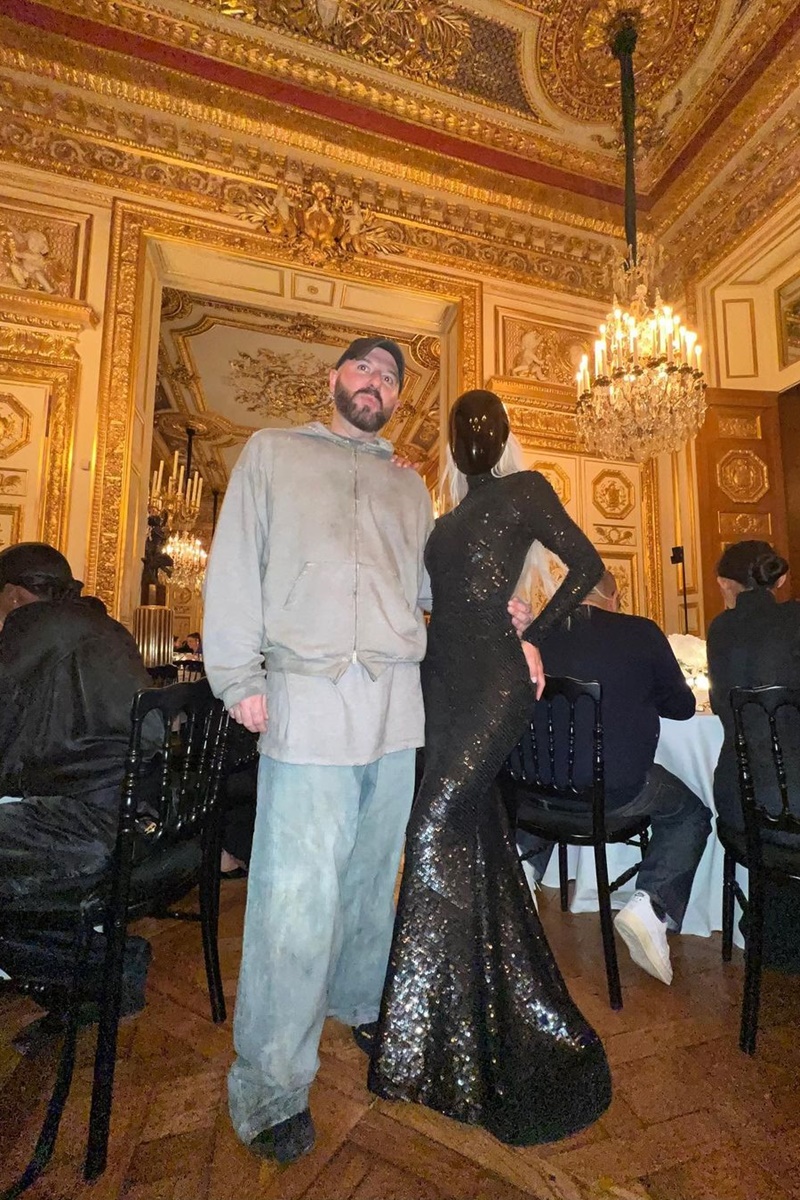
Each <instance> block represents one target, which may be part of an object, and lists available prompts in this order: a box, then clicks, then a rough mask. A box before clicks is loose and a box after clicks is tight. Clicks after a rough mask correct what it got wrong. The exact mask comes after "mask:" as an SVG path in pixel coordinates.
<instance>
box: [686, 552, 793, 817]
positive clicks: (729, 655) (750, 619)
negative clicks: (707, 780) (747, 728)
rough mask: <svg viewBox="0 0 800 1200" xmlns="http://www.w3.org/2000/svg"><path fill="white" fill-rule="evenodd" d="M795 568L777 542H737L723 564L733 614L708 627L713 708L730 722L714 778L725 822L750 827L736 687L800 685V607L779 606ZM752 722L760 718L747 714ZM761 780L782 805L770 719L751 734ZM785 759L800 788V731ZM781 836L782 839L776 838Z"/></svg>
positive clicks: (788, 742)
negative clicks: (742, 794)
mask: <svg viewBox="0 0 800 1200" xmlns="http://www.w3.org/2000/svg"><path fill="white" fill-rule="evenodd" d="M788 570H789V564H788V562H787V561H786V559H785V558H783V557H782V556H781V555H780V554H778V553H777V551H776V550H774V549H773V548H772V546H770V544H769V542H761V541H744V542H734V543H733V545H731V546H728V548H727V549H726V550H725V552H724V553H723V555H722V557H721V558H720V560H719V563H718V564H717V581H718V583H719V586H720V591H721V592H722V597H723V600H724V601H725V612H722V613H720V614H719V616H717V617H715V618H714V620H713V621H712V622H711V624H710V625H709V628H708V642H707V647H706V649H707V654H708V675H709V683H710V692H709V700H710V702H711V707H712V709H713V710H714V712H715V713H717V715H718V716H719V719H720V720H721V721H722V726H723V729H724V731H725V739H724V741H723V744H722V750H721V751H720V756H719V761H718V762H717V769H716V771H715V772H714V802H715V804H716V806H717V813H718V815H719V821H720V823H721V824H723V825H728V826H730V827H731V828H733V829H738V830H741V829H743V828H744V821H743V818H742V805H741V800H740V798H739V776H738V772H737V768H736V751H735V749H734V730H733V712H732V709H731V706H730V701H729V696H730V692H731V689H732V688H735V687H760V686H762V685H768V684H783V685H784V686H786V687H800V604H798V603H797V601H794V600H790V601H788V602H787V603H786V604H779V603H778V602H777V600H776V598H775V592H776V590H777V589H778V588H780V587H781V585H782V584H783V582H784V581H785V579H786V574H787V572H788ZM745 720H746V721H747V722H748V723H749V722H751V721H753V720H755V721H757V718H755V715H754V714H753V716H752V717H749V716H748V714H746V716H745ZM751 734H752V735H753V737H754V739H755V740H754V742H753V753H752V758H753V765H754V772H755V782H756V785H757V787H758V792H759V797H760V798H761V799H762V800H766V799H769V798H770V797H771V798H772V799H773V800H774V804H775V807H776V808H779V807H780V800H779V794H778V784H777V779H776V778H775V774H774V771H773V770H772V769H771V762H772V754H771V749H770V736H769V728H768V725H767V722H766V721H763V722H762V723H760V724H758V725H757V726H756V727H755V728H752V729H751ZM784 754H785V756H786V766H787V770H788V773H789V776H790V784H792V785H794V787H800V730H798V729H795V730H793V731H790V732H789V736H788V737H786V739H785V745H784ZM776 836H779V835H776Z"/></svg>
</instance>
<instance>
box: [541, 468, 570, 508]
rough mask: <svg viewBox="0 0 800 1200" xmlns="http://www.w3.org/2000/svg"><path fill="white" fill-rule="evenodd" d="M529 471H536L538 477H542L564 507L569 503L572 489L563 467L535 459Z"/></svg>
mask: <svg viewBox="0 0 800 1200" xmlns="http://www.w3.org/2000/svg"><path fill="white" fill-rule="evenodd" d="M531 470H532V471H538V472H539V474H540V475H544V477H545V479H546V480H547V482H548V483H549V484H550V486H551V488H552V489H553V491H554V492H555V494H556V495H557V496H558V498H559V500H560V501H561V503H562V504H564V505H566V504H568V503H569V500H570V496H571V495H572V489H571V486H570V481H569V475H568V474H567V472H566V471H565V470H564V468H563V467H561V466H559V464H558V463H554V462H542V461H540V460H538V459H537V460H536V461H535V462H532V463H531Z"/></svg>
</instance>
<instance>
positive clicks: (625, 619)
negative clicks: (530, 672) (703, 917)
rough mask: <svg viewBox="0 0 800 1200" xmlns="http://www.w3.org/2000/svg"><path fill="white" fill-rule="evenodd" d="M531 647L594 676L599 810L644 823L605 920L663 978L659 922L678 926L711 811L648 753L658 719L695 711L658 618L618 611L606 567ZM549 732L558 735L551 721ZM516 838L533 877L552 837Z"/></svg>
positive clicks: (572, 670)
mask: <svg viewBox="0 0 800 1200" xmlns="http://www.w3.org/2000/svg"><path fill="white" fill-rule="evenodd" d="M541 649H542V660H543V662H544V669H545V673H546V674H547V675H558V676H564V675H567V676H571V677H572V678H573V679H583V680H596V681H597V682H599V683H600V684H601V685H602V688H603V702H602V717H603V746H604V759H605V785H606V810H607V811H611V810H613V811H614V813H615V814H629V815H634V814H639V813H646V814H647V815H648V816H649V817H650V820H651V825H652V831H651V838H650V844H649V845H648V848H647V851H646V852H645V855H644V861H643V862H642V865H641V868H640V870H639V874H638V877H637V880H636V891H635V893H634V895H633V896H632V898H631V899H630V900H629V901H628V903H627V904H626V905H625V907H624V908H623V909H622V910H621V911H620V912H619V913H618V914H617V917H616V921H615V925H616V928H617V931H618V932H619V933H620V935H621V936H622V937H623V939H624V941H625V943H626V945H627V946H628V949H629V950H630V953H631V958H632V959H633V961H634V962H635V963H636V964H637V966H640V967H642V968H643V969H644V970H645V971H647V972H649V974H651V975H653V976H654V977H655V978H656V979H660V980H662V981H663V982H664V983H667V984H669V983H671V982H672V964H671V963H670V954H669V944H668V942H667V929H668V928H669V929H671V930H679V929H680V927H681V924H682V922H683V917H684V913H685V911H686V905H687V904H688V902H689V895H690V893H691V890H692V881H693V879H694V875H695V871H696V870H697V866H698V864H699V862H700V859H701V857H702V854H703V850H704V848H705V844H706V840H707V838H708V834H709V830H710V828H711V815H710V813H709V810H708V809H707V808H706V806H705V804H703V802H702V800H700V798H699V797H698V796H696V795H695V794H694V792H692V791H690V789H689V788H688V787H687V786H686V784H685V783H683V782H682V780H680V779H678V778H676V776H674V775H672V774H671V773H670V772H669V771H666V770H665V769H664V768H663V767H662V766H659V765H658V764H655V763H654V762H653V758H654V755H655V752H656V745H657V743H658V735H659V717H669V718H671V719H672V720H677V721H684V720H687V719H688V718H689V717H691V716H692V715H693V713H694V710H695V702H694V696H693V695H692V692H691V690H690V688H689V686H688V685H687V683H686V681H685V679H684V678H683V674H682V672H681V669H680V667H679V666H678V663H677V660H676V659H675V656H674V654H673V653H672V650H671V649H670V645H669V642H668V641H667V639H666V637H665V636H664V634H663V633H662V632H661V630H660V629H659V628H658V626H657V625H656V624H655V623H654V622H653V621H649V620H647V619H646V618H645V617H634V616H628V615H627V614H625V613H621V612H620V611H619V595H618V592H617V585H616V582H615V580H614V576H613V575H612V574H611V573H610V571H606V573H605V574H604V576H603V577H602V579H601V580H600V582H599V583H598V584H597V585H596V587H594V588H593V589H592V591H591V592H589V594H588V596H586V598H585V599H584V601H583V604H582V605H581V607H580V608H579V609H578V610H577V612H576V613H575V614H574V615H573V616H572V617H571V618H570V621H569V624H568V626H567V625H564V626H562V627H561V628H560V629H557V630H555V631H554V632H553V633H551V634H549V635H548V637H547V639H546V641H544V642H543V643H542V648H541ZM556 720H557V716H556ZM578 720H579V722H580V710H579V711H578ZM579 728H580V725H579ZM564 733H565V734H566V730H564ZM543 734H544V730H543ZM556 734H557V737H558V728H557V729H556ZM544 736H545V737H546V734H544ZM564 741H566V737H564ZM556 748H557V761H558V760H559V758H560V757H563V761H564V762H566V747H565V746H564V747H563V748H562V749H563V755H560V754H559V746H558V741H557V743H556ZM581 749H582V750H583V752H584V757H583V759H581V756H580V751H581ZM591 781H592V764H591V738H590V736H589V725H588V722H587V724H586V728H585V731H584V736H583V737H581V738H580V742H579V753H578V757H577V759H576V766H575V783H576V785H577V786H579V787H583V786H588V785H589V784H591ZM517 841H518V843H519V846H520V849H521V850H522V851H523V852H524V853H527V852H528V851H530V850H533V851H534V855H533V857H532V858H531V860H530V861H531V863H532V866H533V869H534V874H535V876H536V878H537V879H541V877H542V875H543V874H544V872H545V868H546V866H547V862H548V860H549V858H550V854H551V852H552V849H553V843H552V842H547V841H545V840H544V839H542V838H538V837H533V836H531V835H530V834H526V833H525V832H524V831H523V830H517Z"/></svg>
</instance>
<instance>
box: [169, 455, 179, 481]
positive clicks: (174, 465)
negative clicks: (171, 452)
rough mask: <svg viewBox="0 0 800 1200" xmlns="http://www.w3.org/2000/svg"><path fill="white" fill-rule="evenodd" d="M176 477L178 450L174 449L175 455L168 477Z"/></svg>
mask: <svg viewBox="0 0 800 1200" xmlns="http://www.w3.org/2000/svg"><path fill="white" fill-rule="evenodd" d="M177 478H178V451H177V450H176V451H175V457H174V458H173V460H172V471H171V473H170V479H177Z"/></svg>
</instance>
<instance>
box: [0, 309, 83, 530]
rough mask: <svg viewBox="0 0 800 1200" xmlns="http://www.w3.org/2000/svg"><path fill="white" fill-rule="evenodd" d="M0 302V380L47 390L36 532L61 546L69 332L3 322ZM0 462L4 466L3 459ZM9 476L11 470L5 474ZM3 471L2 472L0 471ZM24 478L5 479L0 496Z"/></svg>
mask: <svg viewBox="0 0 800 1200" xmlns="http://www.w3.org/2000/svg"><path fill="white" fill-rule="evenodd" d="M7 318H8V314H7V313H6V312H5V311H4V309H3V307H2V303H1V302H0V380H2V381H3V384H4V385H7V384H8V383H9V382H10V383H12V384H13V383H19V384H24V385H27V386H30V385H33V386H37V385H39V386H43V387H45V388H46V390H47V392H48V409H49V411H48V416H47V437H46V443H45V460H44V462H45V465H44V474H43V480H42V489H41V494H40V504H39V517H38V533H37V536H38V537H39V538H40V539H41V540H42V541H45V542H49V543H50V544H51V545H53V546H57V547H58V548H59V549H60V550H66V541H67V518H68V515H69V493H70V473H71V469H72V443H73V437H74V430H75V415H76V410H77V397H78V386H79V381H80V364H79V361H78V356H77V353H76V351H75V346H74V342H73V340H72V338H71V336H69V335H67V336H64V335H62V334H59V333H55V332H42V331H38V330H35V329H21V328H19V327H17V326H14V325H11V324H6V323H5V322H6V320H7ZM2 465H3V466H8V464H7V463H5V462H4V463H3V464H2ZM9 474H13V473H12V472H9ZM4 475H5V472H4ZM14 486H16V488H17V489H20V488H22V487H24V486H25V481H24V480H19V481H17V482H16V484H15V482H14V481H13V480H11V481H7V482H6V483H5V484H4V485H3V486H2V491H1V492H0V494H2V495H4V496H5V495H10V494H13V491H12V489H13V488H14Z"/></svg>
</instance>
